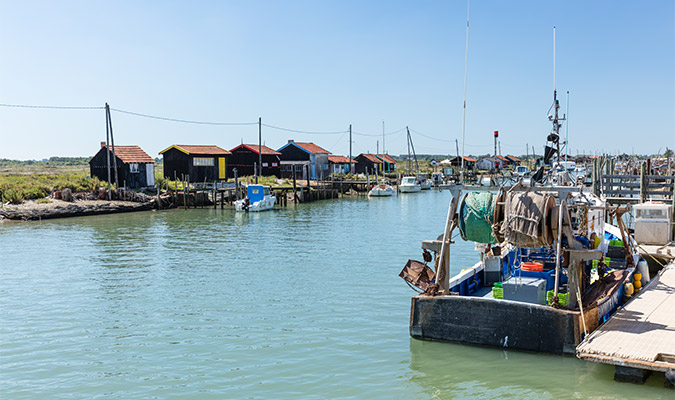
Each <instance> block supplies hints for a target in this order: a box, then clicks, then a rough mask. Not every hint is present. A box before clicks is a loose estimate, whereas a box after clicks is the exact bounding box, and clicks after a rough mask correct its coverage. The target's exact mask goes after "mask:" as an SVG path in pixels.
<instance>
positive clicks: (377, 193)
mask: <svg viewBox="0 0 675 400" xmlns="http://www.w3.org/2000/svg"><path fill="white" fill-rule="evenodd" d="M393 194H394V189H393V188H392V187H391V185H388V184H386V183H380V184H378V185H375V186H373V187H372V188H371V189H370V191H369V192H368V196H370V197H389V196H392V195H393Z"/></svg>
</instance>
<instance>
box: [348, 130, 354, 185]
mask: <svg viewBox="0 0 675 400" xmlns="http://www.w3.org/2000/svg"><path fill="white" fill-rule="evenodd" d="M349 173H350V174H352V175H354V163H353V162H352V124H349Z"/></svg>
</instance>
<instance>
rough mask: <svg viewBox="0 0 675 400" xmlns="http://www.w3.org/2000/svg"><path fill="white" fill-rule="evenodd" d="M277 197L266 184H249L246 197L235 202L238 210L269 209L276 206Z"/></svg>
mask: <svg viewBox="0 0 675 400" xmlns="http://www.w3.org/2000/svg"><path fill="white" fill-rule="evenodd" d="M276 202H277V198H276V197H275V196H274V194H272V192H271V191H270V187H269V186H266V185H248V187H247V188H246V197H245V198H244V199H241V200H237V201H235V202H234V208H235V210H237V211H267V210H271V209H272V208H274V204H276Z"/></svg>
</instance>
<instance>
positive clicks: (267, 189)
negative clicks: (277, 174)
mask: <svg viewBox="0 0 675 400" xmlns="http://www.w3.org/2000/svg"><path fill="white" fill-rule="evenodd" d="M264 191H265V192H264V193H265V196H267V195H269V194H270V188H267V187H266V188H265V189H264Z"/></svg>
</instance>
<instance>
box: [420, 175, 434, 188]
mask: <svg viewBox="0 0 675 400" xmlns="http://www.w3.org/2000/svg"><path fill="white" fill-rule="evenodd" d="M420 188H421V189H422V190H429V189H431V181H430V180H429V179H426V178H424V179H422V180H421V181H420Z"/></svg>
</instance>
